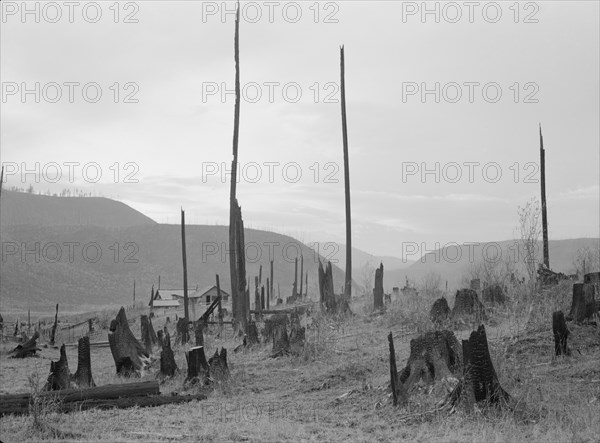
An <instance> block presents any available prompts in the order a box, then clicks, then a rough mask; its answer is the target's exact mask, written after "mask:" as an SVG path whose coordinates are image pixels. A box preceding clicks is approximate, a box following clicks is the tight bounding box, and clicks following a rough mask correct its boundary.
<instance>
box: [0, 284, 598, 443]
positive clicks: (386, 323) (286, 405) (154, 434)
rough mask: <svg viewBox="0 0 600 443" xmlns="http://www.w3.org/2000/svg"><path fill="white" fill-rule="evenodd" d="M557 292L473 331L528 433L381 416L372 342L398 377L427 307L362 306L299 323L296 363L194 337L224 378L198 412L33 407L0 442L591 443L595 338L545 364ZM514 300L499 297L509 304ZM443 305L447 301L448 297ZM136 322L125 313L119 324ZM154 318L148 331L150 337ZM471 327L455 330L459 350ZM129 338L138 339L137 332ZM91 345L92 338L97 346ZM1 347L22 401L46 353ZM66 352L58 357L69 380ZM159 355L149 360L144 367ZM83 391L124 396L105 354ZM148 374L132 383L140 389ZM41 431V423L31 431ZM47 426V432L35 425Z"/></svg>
mask: <svg viewBox="0 0 600 443" xmlns="http://www.w3.org/2000/svg"><path fill="white" fill-rule="evenodd" d="M570 289H571V285H570V284H561V285H560V286H558V287H556V288H553V289H552V290H551V291H546V292H544V293H543V294H541V295H539V296H538V297H537V300H535V301H533V302H525V301H520V302H513V303H511V304H510V305H509V306H508V307H507V308H504V309H502V310H499V311H495V312H493V313H492V315H491V320H490V321H489V324H487V325H486V328H487V332H488V341H489V345H490V351H491V354H492V359H493V361H494V365H495V368H496V371H497V373H498V376H499V379H500V382H501V384H502V386H503V387H504V388H505V389H506V390H507V391H508V392H509V393H510V394H511V395H512V396H513V397H514V398H516V399H518V400H520V401H524V402H525V403H526V404H527V407H528V409H530V410H531V411H534V412H535V413H536V414H535V415H536V416H537V417H538V419H536V420H534V421H533V422H529V423H522V422H520V421H518V420H516V419H515V418H514V417H513V416H512V415H511V414H510V413H508V412H503V411H497V412H494V411H488V412H484V411H477V410H476V411H475V412H474V413H472V414H469V415H467V414H465V413H464V412H457V413H454V414H448V413H437V414H424V412H426V411H429V410H432V409H433V407H434V405H435V403H436V402H437V401H438V400H440V399H441V398H443V392H441V391H439V390H438V389H434V390H433V392H432V393H431V394H426V393H417V394H415V395H412V396H411V397H410V401H409V404H408V406H406V407H405V408H394V407H393V406H392V403H391V400H390V398H389V392H390V390H389V387H388V386H389V363H388V361H389V360H388V358H389V357H388V344H387V339H386V336H387V334H388V333H389V332H390V331H392V332H393V334H394V339H395V345H396V358H397V364H398V368H399V369H401V368H402V367H403V366H404V364H405V363H406V360H407V358H408V355H409V342H410V339H411V338H414V337H416V336H417V335H419V334H420V333H422V332H424V331H427V330H430V329H432V328H433V326H432V325H431V324H430V323H429V321H428V319H427V316H428V312H429V307H430V306H431V300H405V301H401V302H394V303H392V305H391V306H389V307H388V309H387V312H386V313H385V314H381V315H372V314H371V313H370V303H371V302H372V300H371V297H369V298H362V299H360V298H359V299H356V300H354V302H353V305H352V310H353V312H354V313H355V315H354V316H353V317H350V318H346V319H341V320H334V319H331V318H325V317H323V316H322V315H321V314H320V313H318V312H317V313H315V312H313V314H312V315H310V316H308V317H306V318H303V320H302V321H303V323H304V324H306V325H307V343H306V346H305V350H304V353H303V354H302V355H300V356H296V357H282V358H278V359H272V358H269V353H270V351H271V344H270V343H267V344H261V345H260V346H258V347H255V348H251V349H245V350H243V351H241V352H239V353H234V352H233V348H234V347H235V346H237V345H239V344H240V339H238V338H234V337H233V334H232V333H231V331H226V333H224V334H222V335H221V338H217V337H216V335H215V334H214V332H216V331H213V333H209V334H206V336H205V345H206V349H207V354H208V355H211V354H213V353H214V351H215V349H216V348H217V347H221V346H224V347H226V348H227V349H228V351H229V352H228V358H229V366H230V369H231V379H230V381H229V382H228V383H226V384H223V385H219V386H216V387H215V388H214V389H213V390H212V391H211V392H210V393H209V394H208V399H207V400H205V401H200V402H198V401H194V402H190V403H184V404H179V405H171V406H163V407H157V408H144V409H140V408H133V409H128V410H109V411H82V412H77V413H71V414H58V413H55V412H52V406H51V405H50V406H47V407H45V408H42V409H41V410H40V411H39V413H38V414H37V418H34V417H33V416H32V415H29V416H19V417H15V416H8V417H3V418H2V419H0V438H1V439H2V441H4V442H11V441H15V442H16V441H39V440H47V439H49V440H51V439H56V440H61V441H69V440H72V441H111V442H112V441H307V440H308V441H401V440H409V441H427V442H428V441H443V442H447V441H486V442H487V441H577V442H579V441H581V442H584V441H589V442H597V441H600V418H599V417H600V332H599V329H598V327H597V326H595V325H582V326H576V325H573V324H571V323H569V327H570V329H571V332H572V335H571V337H570V342H569V343H570V346H571V347H572V349H573V350H574V352H573V356H571V357H567V358H560V359H556V360H555V359H553V358H552V356H553V350H554V342H553V336H552V325H551V312H552V311H553V310H555V309H562V310H564V311H568V309H569V307H570V298H571V292H570ZM514 299H515V298H514V297H513V300H514ZM449 302H450V304H451V305H452V304H453V302H454V297H452V296H451V297H449ZM138 314H139V313H137V312H135V311H131V312H130V313H128V315H129V316H130V318H133V317H132V316H133V315H138ZM163 321H164V319H161V318H158V319H155V320H154V326H155V328H156V329H158V328H159V327H161V326H162V324H163V323H162V322H163ZM472 326H473V325H465V326H464V327H463V328H462V329H460V330H455V333H456V335H457V337H458V338H459V339H461V338H462V339H464V338H467V337H468V335H469V333H470V331H471V327H472ZM132 330H133V331H134V332H135V333H136V334H139V315H138V322H136V323H135V324H134V325H132ZM104 340H105V338H104ZM11 346H14V343H12V344H8V343H4V344H3V347H2V352H1V354H0V369H1V370H0V391H1V393H3V394H4V393H17V392H28V391H30V390H31V389H32V387H31V384H32V383H31V381H32V380H33V381H34V385H35V381H36V380H37V382H38V385H41V384H43V382H44V381H45V379H46V377H47V375H48V371H49V367H50V360H56V359H58V350H57V349H54V348H44V349H43V350H42V352H41V356H40V357H39V358H29V359H24V360H13V359H9V358H7V356H6V352H7V350H8V349H10V347H11ZM76 349H77V348H76V347H69V348H68V350H67V354H68V359H69V363H70V365H71V366H70V369H71V372H74V371H75V369H76V365H77V350H76ZM185 349H186V348H185V347H181V346H175V347H174V350H175V357H176V360H177V363H178V366H179V368H180V370H182V372H181V373H180V374H179V375H178V376H177V377H175V378H174V379H172V380H169V381H168V382H166V383H165V384H163V385H161V392H162V393H163V394H169V393H171V392H178V393H193V392H194V390H195V389H197V388H191V389H189V390H187V391H186V390H184V389H183V380H184V378H185V371H186V364H185V356H184V350H185ZM158 355H159V352H158V351H155V356H156V357H157V358H158ZM92 371H93V376H94V379H95V381H96V384H97V385H103V384H108V383H126V382H128V380H124V379H120V378H118V377H117V376H116V375H114V372H115V368H114V363H113V359H112V356H111V353H110V349H109V348H107V347H105V348H92ZM157 371H158V361H156V362H155V363H154V364H153V369H152V371H151V372H150V373H148V374H145V375H144V376H143V378H142V380H145V379H148V380H150V379H153V378H154V377H155V373H156V372H157ZM40 423H41V424H40ZM46 425H47V426H46Z"/></svg>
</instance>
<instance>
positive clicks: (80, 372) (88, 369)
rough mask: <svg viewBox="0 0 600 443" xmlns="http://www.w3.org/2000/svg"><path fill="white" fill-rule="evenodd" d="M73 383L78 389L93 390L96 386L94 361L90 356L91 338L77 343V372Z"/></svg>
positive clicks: (84, 338) (86, 337)
mask: <svg viewBox="0 0 600 443" xmlns="http://www.w3.org/2000/svg"><path fill="white" fill-rule="evenodd" d="M71 381H72V382H73V384H75V385H76V386H77V387H78V388H80V389H82V388H93V387H94V386H96V383H94V378H93V377H92V359H91V356H90V337H89V336H87V335H86V336H85V337H81V338H80V339H79V341H78V342H77V371H76V372H75V374H73V376H72V377H71Z"/></svg>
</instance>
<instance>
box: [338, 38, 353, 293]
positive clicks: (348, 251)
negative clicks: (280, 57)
mask: <svg viewBox="0 0 600 443" xmlns="http://www.w3.org/2000/svg"><path fill="white" fill-rule="evenodd" d="M344 70H345V67H344V46H342V47H341V48H340V91H341V101H342V139H343V144H344V190H345V199H346V281H345V286H344V294H345V295H346V296H347V297H350V296H351V295H352V235H351V211H350V164H349V160H348V128H347V124H346V80H345V73H344Z"/></svg>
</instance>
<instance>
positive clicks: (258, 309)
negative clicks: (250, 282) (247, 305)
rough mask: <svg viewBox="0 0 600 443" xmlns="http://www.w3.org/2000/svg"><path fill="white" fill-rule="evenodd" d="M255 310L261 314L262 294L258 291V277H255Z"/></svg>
mask: <svg viewBox="0 0 600 443" xmlns="http://www.w3.org/2000/svg"><path fill="white" fill-rule="evenodd" d="M254 310H256V311H258V312H260V292H259V291H258V277H254Z"/></svg>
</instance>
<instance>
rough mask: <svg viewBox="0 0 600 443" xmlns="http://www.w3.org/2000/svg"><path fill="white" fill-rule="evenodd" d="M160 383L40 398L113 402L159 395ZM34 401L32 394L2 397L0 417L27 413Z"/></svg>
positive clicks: (66, 391)
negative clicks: (114, 400) (120, 399)
mask: <svg viewBox="0 0 600 443" xmlns="http://www.w3.org/2000/svg"><path fill="white" fill-rule="evenodd" d="M159 394H160V389H159V386H158V382H156V381H145V382H140V383H121V384H114V385H104V386H97V387H94V388H88V389H64V390H60V391H51V392H41V393H39V394H38V395H39V397H40V398H48V399H56V400H57V401H58V402H60V404H62V405H66V404H68V403H73V402H84V403H86V402H88V401H93V400H111V399H116V398H119V397H139V396H146V395H159ZM31 401H32V396H31V394H30V393H25V394H9V395H0V416H3V415H6V414H22V413H27V412H28V409H29V404H30V403H31Z"/></svg>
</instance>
